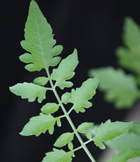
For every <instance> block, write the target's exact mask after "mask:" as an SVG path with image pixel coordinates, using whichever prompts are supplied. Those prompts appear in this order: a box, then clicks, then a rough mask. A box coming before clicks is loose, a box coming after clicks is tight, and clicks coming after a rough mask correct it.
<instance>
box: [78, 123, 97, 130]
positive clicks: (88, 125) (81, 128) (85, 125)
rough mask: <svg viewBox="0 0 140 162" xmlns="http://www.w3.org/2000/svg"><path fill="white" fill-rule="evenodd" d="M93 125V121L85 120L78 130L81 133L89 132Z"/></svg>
mask: <svg viewBox="0 0 140 162" xmlns="http://www.w3.org/2000/svg"><path fill="white" fill-rule="evenodd" d="M93 125H94V124H93V123H91V122H84V123H82V124H80V125H79V126H78V128H77V131H78V132H79V133H87V132H88V131H89V130H90V129H91V128H93Z"/></svg>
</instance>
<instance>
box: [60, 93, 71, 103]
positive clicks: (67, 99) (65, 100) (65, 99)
mask: <svg viewBox="0 0 140 162" xmlns="http://www.w3.org/2000/svg"><path fill="white" fill-rule="evenodd" d="M62 102H63V103H64V104H67V103H69V102H71V93H69V92H66V93H64V94H63V95H62Z"/></svg>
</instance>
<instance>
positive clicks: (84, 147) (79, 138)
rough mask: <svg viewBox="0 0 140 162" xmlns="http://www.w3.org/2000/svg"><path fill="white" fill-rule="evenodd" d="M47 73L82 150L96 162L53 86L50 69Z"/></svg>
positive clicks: (52, 86)
mask: <svg viewBox="0 0 140 162" xmlns="http://www.w3.org/2000/svg"><path fill="white" fill-rule="evenodd" d="M46 73H47V75H48V79H49V82H50V85H51V88H52V91H53V93H54V95H55V97H56V99H57V101H58V103H59V104H60V106H61V108H62V111H63V113H64V115H65V116H66V119H67V120H68V122H69V124H70V126H71V128H72V129H73V132H74V133H75V135H76V137H77V139H78V140H79V142H80V144H81V146H82V148H83V149H84V151H85V152H86V154H87V155H88V157H89V159H90V160H91V161H92V162H96V161H95V159H94V158H93V156H92V155H91V153H90V151H89V150H88V148H87V147H86V145H85V143H84V142H83V140H82V138H81V136H80V135H79V133H78V132H77V129H76V127H75V125H74V124H73V122H72V120H71V118H70V116H69V115H68V113H67V111H66V109H65V107H64V105H63V103H62V102H61V100H60V98H59V96H58V94H57V92H56V89H55V87H54V85H53V82H52V79H51V77H50V73H49V70H48V69H46Z"/></svg>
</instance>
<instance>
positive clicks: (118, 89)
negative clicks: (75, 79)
mask: <svg viewBox="0 0 140 162" xmlns="http://www.w3.org/2000/svg"><path fill="white" fill-rule="evenodd" d="M89 75H90V76H92V77H93V76H95V77H97V78H98V79H99V89H100V90H101V91H103V92H105V99H106V100H107V101H109V102H114V105H115V107H116V108H118V109H122V108H129V107H131V106H132V105H133V104H134V102H135V101H136V100H137V99H138V98H139V97H140V91H139V90H138V88H137V87H136V83H135V81H134V78H133V76H132V75H126V74H125V73H124V72H123V71H122V70H121V69H118V70H115V69H114V68H112V67H107V68H99V69H93V70H91V71H90V72H89Z"/></svg>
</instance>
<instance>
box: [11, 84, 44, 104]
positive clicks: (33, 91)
mask: <svg viewBox="0 0 140 162" xmlns="http://www.w3.org/2000/svg"><path fill="white" fill-rule="evenodd" d="M10 91H11V92H12V93H14V94H15V95H17V96H20V97H21V98H23V99H28V101H29V102H33V101H34V100H35V99H36V98H37V97H38V102H39V103H40V102H42V101H43V100H44V99H45V98H46V91H47V88H45V87H42V86H39V85H36V84H33V83H27V82H24V83H18V84H16V85H14V86H12V87H10Z"/></svg>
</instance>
